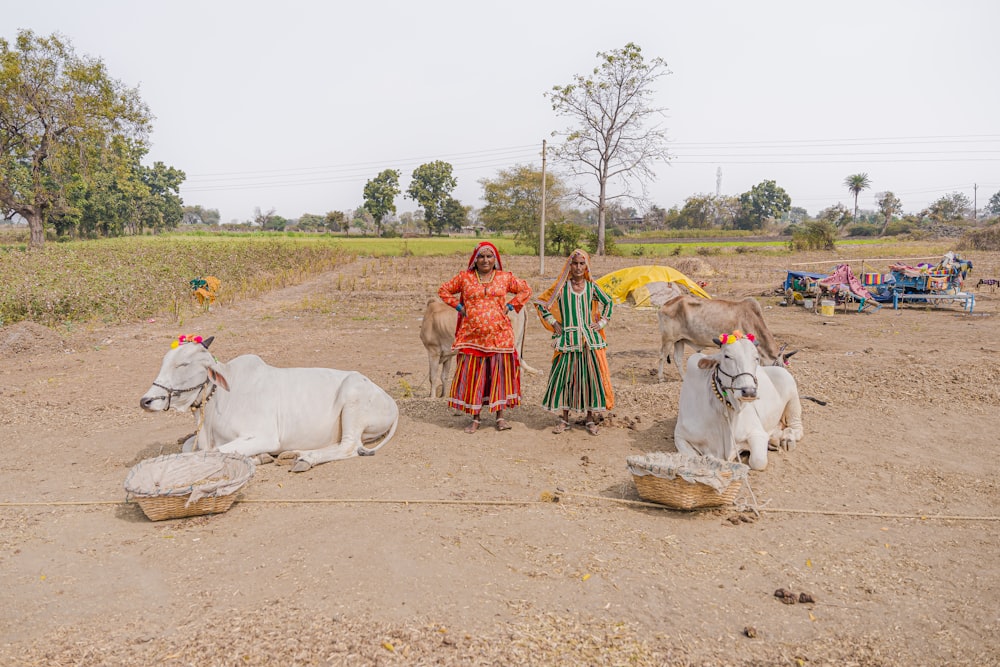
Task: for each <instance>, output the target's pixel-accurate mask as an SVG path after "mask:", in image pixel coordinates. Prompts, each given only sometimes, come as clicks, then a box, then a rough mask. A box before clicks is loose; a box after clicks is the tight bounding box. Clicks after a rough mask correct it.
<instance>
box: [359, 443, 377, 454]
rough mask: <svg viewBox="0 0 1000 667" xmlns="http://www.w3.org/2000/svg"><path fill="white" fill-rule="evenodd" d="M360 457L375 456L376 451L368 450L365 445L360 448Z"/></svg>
mask: <svg viewBox="0 0 1000 667" xmlns="http://www.w3.org/2000/svg"><path fill="white" fill-rule="evenodd" d="M358 456H375V450H374V449H368V448H367V447H365V446H364V445H361V446H360V447H358Z"/></svg>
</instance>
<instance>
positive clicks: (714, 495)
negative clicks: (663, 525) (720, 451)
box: [627, 453, 749, 510]
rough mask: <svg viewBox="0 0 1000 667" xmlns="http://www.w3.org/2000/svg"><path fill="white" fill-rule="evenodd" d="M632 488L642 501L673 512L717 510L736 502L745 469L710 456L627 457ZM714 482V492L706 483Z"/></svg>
mask: <svg viewBox="0 0 1000 667" xmlns="http://www.w3.org/2000/svg"><path fill="white" fill-rule="evenodd" d="M627 460H628V469H629V471H630V472H631V473H632V479H633V480H634V481H635V486H636V489H637V490H638V491H639V496H640V497H641V498H642V499H643V500H648V501H651V502H654V503H659V504H661V505H666V506H668V507H673V508H675V509H682V510H691V509H698V508H703V507H721V506H723V505H729V504H731V503H732V502H733V501H734V500H735V499H736V494H737V493H739V491H740V488H741V487H742V486H743V480H744V479H745V478H746V474H747V471H748V470H749V468H748V467H747V466H746V465H744V464H742V463H737V462H735V461H732V462H730V461H722V460H720V459H716V458H713V457H710V456H700V457H695V456H686V455H683V454H667V453H653V454H644V455H640V456H630V457H628V459H627ZM713 478H714V480H716V482H717V484H719V486H720V487H721V489H720V490H716V489H715V488H714V487H713V486H711V485H710V484H709V483H704V482H702V481H698V480H699V479H702V480H705V481H706V482H708V481H712V479H713Z"/></svg>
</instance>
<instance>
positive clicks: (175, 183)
mask: <svg viewBox="0 0 1000 667" xmlns="http://www.w3.org/2000/svg"><path fill="white" fill-rule="evenodd" d="M185 178H186V176H185V174H184V172H183V171H181V170H180V169H175V168H174V167H168V166H166V165H165V164H163V163H162V162H154V163H153V166H152V167H144V166H141V165H140V166H139V179H140V180H141V181H142V183H143V185H145V186H146V196H145V197H144V198H142V199H140V200H136V201H135V202H134V206H135V210H134V212H133V216H132V218H131V223H129V224H132V225H137V226H138V229H136V228H135V227H133V228H132V229H131V230H130V231H131V232H132V233H133V234H134V233H137V232H139V231H142V229H144V228H149V229H152V230H153V231H157V232H158V231H162V230H164V229H175V228H176V227H177V225H179V224H180V222H181V220H182V219H183V217H184V202H183V201H182V200H181V197H180V187H181V183H183V182H184V179H185Z"/></svg>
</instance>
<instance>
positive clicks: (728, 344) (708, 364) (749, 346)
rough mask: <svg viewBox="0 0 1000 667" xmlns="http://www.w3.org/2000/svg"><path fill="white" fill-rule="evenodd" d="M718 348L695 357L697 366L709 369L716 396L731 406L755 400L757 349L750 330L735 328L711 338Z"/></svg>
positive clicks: (734, 406)
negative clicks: (697, 358)
mask: <svg viewBox="0 0 1000 667" xmlns="http://www.w3.org/2000/svg"><path fill="white" fill-rule="evenodd" d="M713 340H714V342H715V344H716V345H718V346H719V351H718V352H716V353H715V354H712V355H707V356H705V357H704V358H702V359H700V360H698V368H701V369H703V370H712V386H713V388H714V390H715V394H716V396H718V398H719V400H721V401H722V402H723V403H725V404H726V405H727V406H729V407H730V408H732V409H733V410H739V409H740V408H741V407H742V404H743V403H746V402H749V401H756V400H757V369H758V368H759V367H760V353H759V352H758V351H757V341H756V340H755V339H754V336H753V334H743V333H741V332H739V331H737V332H734V333H731V334H723V335H722V336H720V337H719V338H715V339H713Z"/></svg>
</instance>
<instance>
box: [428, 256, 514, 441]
mask: <svg viewBox="0 0 1000 667" xmlns="http://www.w3.org/2000/svg"><path fill="white" fill-rule="evenodd" d="M508 294H513V295H514V298H513V299H511V301H510V303H507V295H508ZM438 296H440V297H441V300H442V301H444V302H445V303H446V304H448V305H449V306H451V307H452V308H454V309H455V310H457V311H458V326H457V327H456V329H455V344H454V345H453V346H452V349H453V350H455V351H456V352H457V353H458V363H457V367H456V368H455V377H454V378H453V379H452V381H451V390H450V391H449V393H448V405H449V406H451V407H453V408H455V409H457V410H462V411H463V412H467V413H469V414H471V415H472V422H471V423H470V424H469V425H468V426H466V427H465V432H466V433H475V432H476V431H477V430H478V429H479V423H480V419H479V413H480V412H481V411H482V409H483V408H487V409H488V410H489V411H490V412H495V413H496V420H497V421H496V428H497V430H498V431H506V430H509V429H510V424H508V423H507V420H506V419H504V418H503V411H504V410H505V409H507V408H513V407H515V406H517V405H518V404H519V403H520V402H521V360H520V359H518V358H517V352H516V351H515V348H514V327H513V326H512V325H511V323H510V319H509V318H508V317H507V311H509V310H515V311H517V312H520V311H521V308H522V307H523V306H524V305H525V304H526V303H527V302H528V300H529V299H530V298H531V287H529V286H528V283H527V282H526V281H524V280H521V279H520V278H518V277H517V276H515V275H514V274H513V273H511V272H509V271H504V270H503V263H502V262H501V260H500V253H499V252H498V251H497V249H496V246H494V245H493V244H492V243H490V242H488V241H483V242H482V243H480V244H479V245H477V246H476V249H475V250H474V251H473V252H472V257H470V258H469V267H468V269H466V270H465V271H462V272H461V273H459V274H458V275H457V276H455V277H454V278H452V279H451V280H449V281H448V282H446V283H445V284H444V285H441V289H439V290H438Z"/></svg>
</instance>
